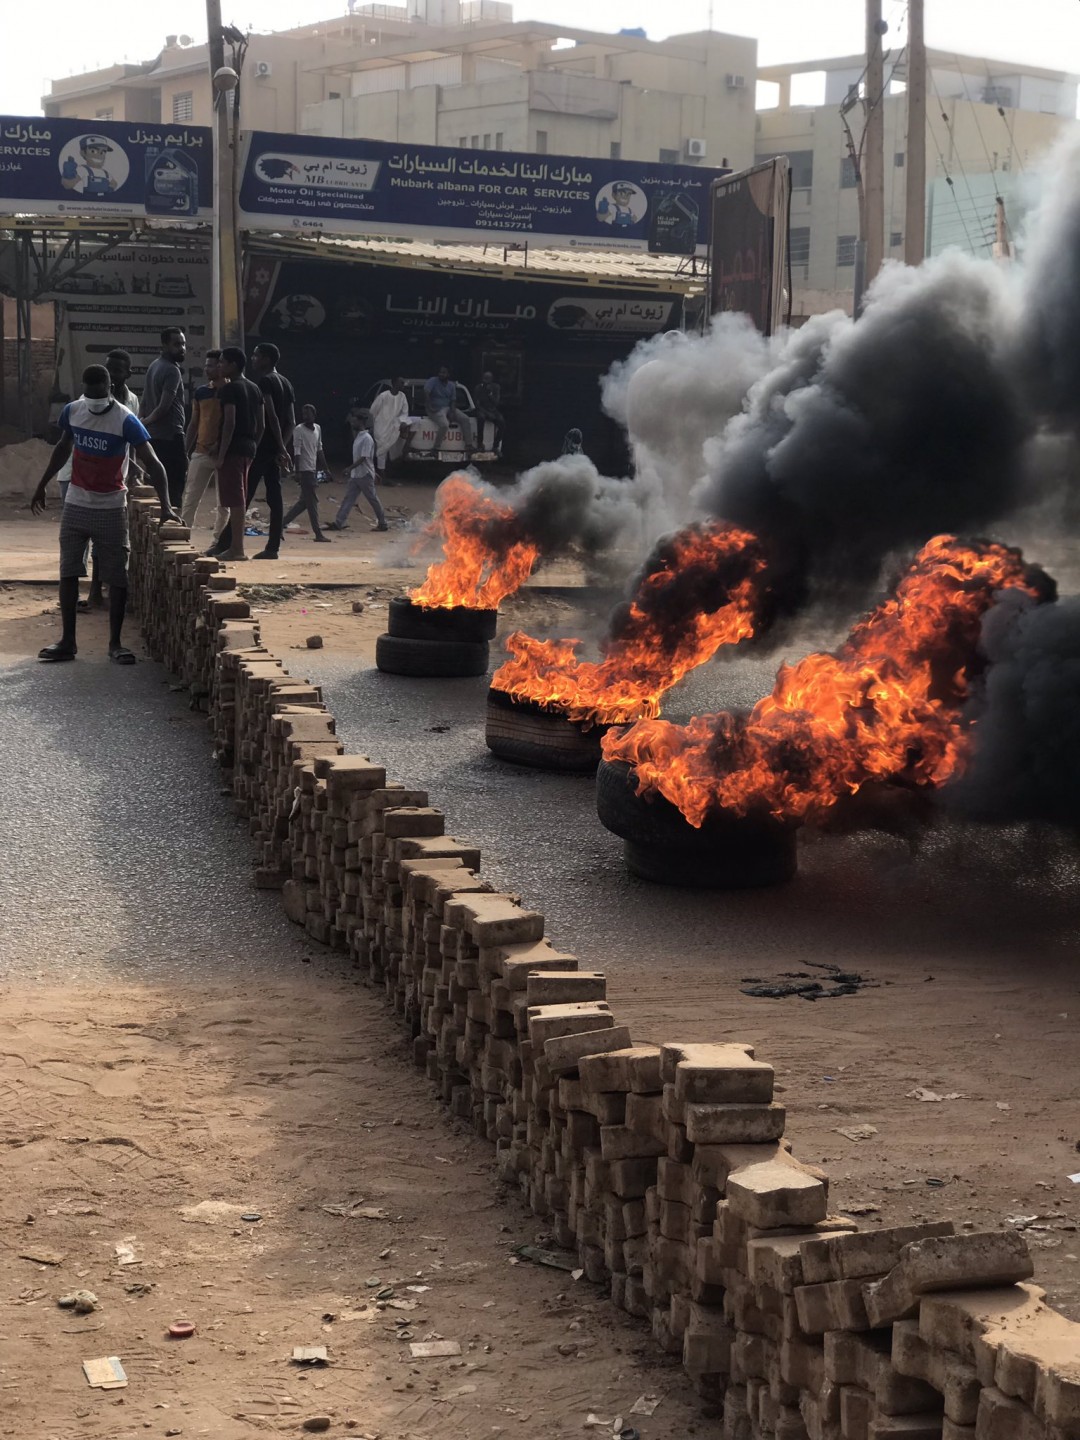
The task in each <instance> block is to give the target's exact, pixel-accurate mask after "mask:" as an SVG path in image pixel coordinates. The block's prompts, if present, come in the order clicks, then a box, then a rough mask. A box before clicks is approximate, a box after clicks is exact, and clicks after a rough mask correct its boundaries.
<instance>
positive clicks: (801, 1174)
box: [724, 1160, 828, 1230]
mask: <svg viewBox="0 0 1080 1440" xmlns="http://www.w3.org/2000/svg"><path fill="white" fill-rule="evenodd" d="M724 1190H725V1194H726V1196H727V1202H728V1204H729V1206H730V1207H731V1209H732V1210H733V1211H734V1213H735V1214H736V1215H738V1216H739V1217H740V1218H741V1219H743V1220H745V1221H746V1222H747V1223H748V1224H750V1225H757V1226H759V1227H760V1228H761V1229H763V1230H772V1229H779V1228H781V1227H784V1226H788V1225H812V1224H813V1223H814V1222H815V1221H817V1220H823V1219H824V1218H825V1214H826V1211H827V1209H828V1203H827V1201H828V1197H827V1193H826V1190H825V1186H824V1185H823V1184H822V1183H821V1181H820V1180H818V1179H816V1178H815V1177H814V1176H812V1175H810V1174H808V1173H807V1172H806V1171H803V1170H798V1169H795V1168H794V1167H793V1166H792V1165H791V1164H788V1163H786V1162H784V1161H781V1160H766V1161H764V1162H762V1163H760V1164H756V1165H755V1164H751V1165H747V1166H745V1167H744V1168H742V1169H738V1170H733V1171H732V1172H731V1174H729V1175H728V1177H727V1182H726V1185H725V1186H724Z"/></svg>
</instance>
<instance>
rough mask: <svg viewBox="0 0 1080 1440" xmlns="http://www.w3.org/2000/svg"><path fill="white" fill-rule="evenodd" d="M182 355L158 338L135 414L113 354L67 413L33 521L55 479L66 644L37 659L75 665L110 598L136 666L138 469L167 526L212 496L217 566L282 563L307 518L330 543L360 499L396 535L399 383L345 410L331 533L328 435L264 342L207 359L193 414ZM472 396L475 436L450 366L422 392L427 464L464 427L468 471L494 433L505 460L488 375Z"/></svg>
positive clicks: (115, 646) (402, 453)
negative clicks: (133, 565)
mask: <svg viewBox="0 0 1080 1440" xmlns="http://www.w3.org/2000/svg"><path fill="white" fill-rule="evenodd" d="M186 356H187V339H186V336H185V334H184V332H183V330H181V329H179V328H178V327H175V326H173V327H169V328H168V329H166V330H163V331H162V333H161V352H160V354H159V356H158V358H157V359H156V360H155V361H154V362H153V363H152V364H151V365H150V366H149V368H148V369H147V372H146V377H145V382H144V387H143V393H142V398H141V402H140V399H139V397H138V396H137V395H136V394H135V393H134V391H133V390H132V389H131V388H130V386H129V385H128V380H129V379H130V377H131V373H132V366H131V357H130V355H128V353H127V352H126V351H124V350H113V351H112V352H111V353H110V354H109V355H108V356H107V357H106V363H105V365H90V366H88V367H87V369H86V370H84V372H83V377H82V383H83V393H82V395H81V396H80V397H79V398H78V399H77V400H73V401H72V402H71V403H70V404H68V405H66V406H65V407H64V409H63V411H62V413H61V415H60V419H59V429H60V439H59V440H58V442H57V444H56V446H55V447H54V449H53V452H52V454H51V456H50V458H49V462H48V464H47V466H46V468H45V473H44V474H43V475H42V477H41V481H40V482H39V484H38V487H37V489H36V491H35V493H34V496H33V499H32V501H31V510H32V511H33V512H34V513H35V514H39V513H41V511H42V510H44V508H45V504H46V495H47V491H48V486H49V482H50V481H51V480H52V479H53V478H54V477H58V479H59V488H60V498H61V504H62V507H63V508H62V514H61V521H60V613H61V625H62V631H61V636H60V639H59V640H57V641H55V642H54V643H53V644H50V645H46V646H45V647H44V649H42V650H41V651H40V652H39V657H38V658H39V659H41V660H43V661H47V662H51V663H56V662H58V661H64V660H73V659H74V658H75V655H76V653H77V645H76V639H75V632H76V617H77V615H78V613H79V611H80V609H86V608H93V607H96V606H99V605H103V604H104V587H105V586H107V587H108V594H109V600H108V603H109V656H110V658H111V659H112V660H113V661H115V662H116V663H117V664H121V665H131V664H134V662H135V657H134V655H133V654H132V652H131V651H130V650H129V649H127V648H126V647H125V646H124V644H123V642H122V639H121V629H122V626H123V620H124V613H125V609H126V603H127V569H128V549H129V546H128V520H127V479H128V477H129V474H132V473H136V472H135V467H136V466H137V467H139V469H141V473H142V475H143V476H144V477H145V479H146V481H147V482H148V483H149V484H151V485H152V486H153V487H154V489H155V490H156V491H157V494H158V500H159V503H160V507H161V518H162V520H179V521H182V522H183V524H184V525H186V526H188V528H189V529H190V528H192V527H194V524H195V520H196V516H197V514H198V510H199V506H200V504H201V503H202V502H203V500H204V499H205V498H206V496H207V493H208V491H210V489H211V486H212V487H213V492H214V499H215V500H216V509H215V514H214V521H213V541H212V544H211V546H210V548H209V549H208V550H207V551H206V554H208V555H213V556H216V557H218V558H219V559H222V560H229V561H246V560H248V559H255V560H276V559H277V558H278V553H279V550H280V547H281V543H282V538H283V535H284V531H285V527H286V526H288V525H291V524H292V523H293V522H294V521H295V520H297V519H298V518H299V516H300V515H302V514H304V513H305V512H306V514H307V517H308V520H309V522H310V524H311V530H312V538H313V539H314V541H315V542H316V543H317V544H328V543H329V536H328V535H327V534H326V533H325V532H326V531H327V530H332V531H342V530H345V529H347V528H348V524H349V518H350V516H351V515H352V512H353V510H354V508H355V507H356V505H357V503H358V502H359V501H360V500H365V501H366V502H367V504H368V506H369V507H370V509H371V513H372V516H373V519H374V523H373V525H372V526H371V529H372V530H374V531H377V532H385V531H387V530H389V528H390V527H389V525H388V523H387V519H386V512H385V510H384V509H383V506H382V503H381V501H380V499H379V494H378V490H377V488H376V487H377V485H378V483H379V482H380V481H382V479H383V476H384V473H385V471H386V468H387V466H388V465H389V463H390V460H391V457H392V456H393V458H394V459H395V460H397V461H398V462H399V463H400V462H402V461H406V460H407V459H408V458H409V453H410V449H411V446H412V443H413V425H414V420H415V418H416V417H414V416H412V415H411V414H410V406H409V396H408V393H407V388H406V382H405V381H404V379H402V378H401V377H400V376H396V377H395V378H394V379H392V380H391V381H390V382H389V384H388V385H386V386H385V387H384V388H383V389H381V390H380V391H379V393H378V394H377V395H376V396H375V399H374V400H373V402H372V404H371V407H370V408H354V409H353V410H352V411H350V415H349V424H350V428H351V430H352V456H351V463H350V464H349V466H348V467H347V469H346V471H345V477H344V478H345V482H346V483H345V494H344V496H343V498H342V501H341V504H340V505H339V507H338V510H337V513H336V515H335V516H334V518H333V519H332V520H331V521H329V523H327V524H325V525H324V524H323V523H322V521H321V519H320V516H319V499H318V491H317V484H318V481H319V478H320V476H325V475H326V473H327V472H328V469H329V467H328V465H327V461H326V454H325V451H324V449H323V437H322V427H321V426H320V424H319V422H318V417H317V414H316V411H315V407H314V405H311V404H303V405H301V407H300V415H299V420H297V404H296V392H295V390H294V388H293V386H292V384H291V382H290V381H289V380H288V378H287V377H286V376H285V375H283V374H282V372H281V370H280V369H279V368H278V366H279V362H280V359H281V353H280V351H279V350H278V348H277V346H276V345H272V344H270V343H269V342H262V343H260V344H257V345H256V346H255V347H254V349H253V350H252V352H251V354H250V356H249V355H247V354H246V353H245V351H244V350H242V349H240V348H239V347H238V346H226V347H225V348H224V349H221V350H209V351H207V353H206V356H205V377H204V381H203V383H202V384H201V385H199V386H198V387H197V388H196V390H195V391H194V394H193V396H192V403H191V410H190V414H189V413H188V410H187V406H186V404H185V392H184V375H183V370H182V369H181V366H182V365H183V363H184V360H185V358H186ZM474 398H475V410H476V424H475V426H474V423H473V418H472V417H471V416H469V415H467V414H465V413H464V412H463V411H462V410H461V409H460V408H459V405H458V387H457V382H456V381H455V380H454V378H453V377H452V375H451V373H450V370H449V368H448V367H447V366H445V365H444V366H442V367H441V368H440V369H439V370H438V371H437V372H436V373H435V374H434V375H432V376H431V378H430V379H429V380H427V381H426V382H425V384H424V387H423V405H424V408H425V412H426V418H427V420H428V421H429V422H430V424H431V425H432V426H433V427H434V439H433V444H432V446H431V453H433V454H435V455H438V453H439V452H440V450H441V449H442V446H443V443H444V441H445V439H446V435H447V431H448V430H449V428H450V426H451V425H456V426H457V427H458V428H459V429H460V432H461V436H462V443H463V447H464V451H465V456H466V459H467V460H469V459H472V457H473V456H474V455H475V454H476V452H477V444H478V438H479V436H480V435H483V433H484V429H485V426H487V425H488V424H490V425H491V427H492V432H491V433H492V438H491V440H490V442H489V444H490V449H491V450H494V451H497V450H498V448H499V445H500V444H501V440H502V436H503V432H504V429H505V421H504V418H503V414H502V408H501V392H500V387H499V385H498V383H497V382H496V380H495V377H494V375H493V374H492V373H491V372H490V371H485V372H484V375H483V377H482V379H481V381H480V383H479V385H477V387H476V392H475V397H474ZM579 438H580V436H579ZM289 473H292V474H295V476H296V479H297V482H298V484H299V489H300V494H299V497H298V499H297V501H296V503H295V504H294V505H293V506H292V508H291V509H290V510H289V512H288V514H285V513H284V501H283V496H282V489H281V482H282V476H283V475H285V474H289ZM260 487H261V489H262V491H263V492H264V493H265V496H266V504H267V509H268V511H269V526H268V533H267V536H266V543H265V545H264V546H263V548H262V549H261V550H259V551H258V552H257V553H256V554H255V555H253V556H249V555H248V554H247V551H246V548H245V543H244V542H245V538H246V526H247V512H248V508H249V506H250V505H251V503H252V501H253V500H255V498H256V497H257V496H258V494H259V491H260ZM91 556H92V566H93V568H92V574H91V584H90V593H89V596H88V598H87V600H85V601H80V599H79V580H80V579H81V578H82V577H84V576H85V575H86V573H87V560H88V558H89V557H91Z"/></svg>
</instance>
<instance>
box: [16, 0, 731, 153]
mask: <svg viewBox="0 0 1080 1440" xmlns="http://www.w3.org/2000/svg"><path fill="white" fill-rule="evenodd" d="M185 39H186V37H177V36H175V35H170V36H168V37H167V40H166V44H165V48H164V49H163V50H162V51H161V53H160V55H158V56H157V57H155V59H153V60H151V61H148V62H146V64H143V65H113V66H110V67H108V68H107V69H104V70H98V71H93V72H88V73H86V74H83V75H75V76H71V77H69V78H68V79H64V80H54V81H53V82H52V85H51V89H50V91H49V94H48V95H46V96H45V97H44V100H43V107H44V110H45V113H46V114H47V115H61V116H78V117H80V118H83V119H88V120H95V119H96V120H127V121H142V122H143V123H147V122H156V123H178V124H179V123H187V124H196V125H200V124H201V125H208V124H209V123H210V122H211V118H212V113H213V110H212V92H211V87H210V78H209V70H208V62H207V50H206V46H205V45H192V44H190V43H183V42H184V41H185ZM756 71H757V42H756V41H754V40H751V39H746V38H742V37H738V36H732V35H721V34H717V33H715V32H708V33H703V34H696V35H682V36H675V37H672V38H671V39H668V40H662V41H652V40H648V39H647V38H645V36H644V34H643V33H641V32H633V33H629V34H619V35H607V34H600V33H598V32H595V31H589V30H580V29H576V28H569V29H568V28H565V27H560V26H557V25H547V24H539V23H534V22H532V21H525V22H515V21H514V20H513V18H512V10H511V6H510V5H509V4H506V3H503V0H410V3H409V7H408V8H405V7H402V6H395V5H383V4H378V5H366V6H356V7H354V8H353V10H352V13H350V14H349V15H346V16H343V17H342V18H341V19H339V20H333V21H326V22H324V23H321V24H318V25H307V26H302V27H300V28H298V29H296V30H289V31H284V32H282V33H280V34H276V35H256V34H253V35H252V36H251V37H250V43H249V46H248V50H247V55H246V58H245V61H244V70H243V80H242V99H241V113H242V122H243V125H244V127H245V128H246V129H260V130H278V131H283V132H286V133H298V132H303V133H307V134H315V135H337V136H346V137H351V136H356V137H361V136H362V137H365V138H370V139H379V140H391V141H394V140H400V141H411V142H414V143H428V144H439V145H467V146H474V147H485V148H489V149H506V150H527V151H537V152H540V153H543V152H545V151H547V152H550V153H553V154H558V153H562V154H572V155H586V156H595V157H601V156H602V157H604V158H612V157H614V158H622V159H627V160H647V161H660V160H663V161H669V162H679V163H683V164H706V165H730V166H733V167H735V168H739V167H741V166H744V165H749V164H750V163H751V161H752V159H753V153H754V80H755V75H756Z"/></svg>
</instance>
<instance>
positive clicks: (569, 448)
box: [562, 426, 585, 455]
mask: <svg viewBox="0 0 1080 1440" xmlns="http://www.w3.org/2000/svg"><path fill="white" fill-rule="evenodd" d="M562 453H563V454H564V455H584V454H585V450H584V447H583V445H582V434H581V431H580V430H579V429H578V428H577V426H575V427H574V428H573V429H572V430H567V432H566V434H565V435H564V436H563V442H562Z"/></svg>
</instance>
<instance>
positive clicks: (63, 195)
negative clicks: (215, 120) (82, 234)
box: [0, 115, 214, 221]
mask: <svg viewBox="0 0 1080 1440" xmlns="http://www.w3.org/2000/svg"><path fill="white" fill-rule="evenodd" d="M213 205H214V201H213V143H212V137H211V131H210V130H209V129H205V128H203V127H202V126H199V125H154V124H148V125H142V124H130V125H128V124H123V123H120V122H117V121H114V120H93V121H91V120H66V119H58V118H56V117H55V116H45V117H44V118H43V117H41V116H40V115H39V116H20V115H0V215H74V216H79V217H83V218H90V219H96V218H98V217H100V218H101V219H102V220H106V221H107V220H110V219H116V218H120V217H125V216H136V217H139V218H146V219H150V220H168V221H176V220H199V219H202V220H208V219H210V218H211V216H212V214H213Z"/></svg>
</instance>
